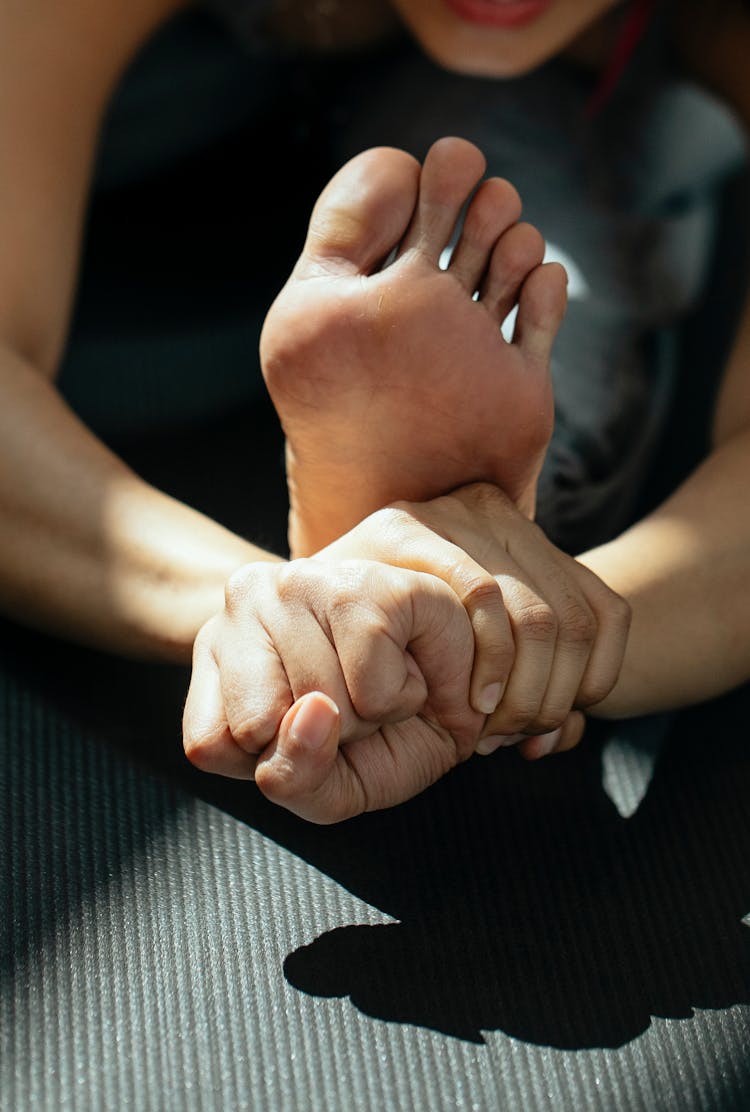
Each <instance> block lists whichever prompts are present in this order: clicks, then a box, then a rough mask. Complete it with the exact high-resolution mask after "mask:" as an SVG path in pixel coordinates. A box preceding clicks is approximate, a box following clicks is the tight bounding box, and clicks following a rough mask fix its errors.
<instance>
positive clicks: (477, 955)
mask: <svg viewBox="0 0 750 1112" xmlns="http://www.w3.org/2000/svg"><path fill="white" fill-rule="evenodd" d="M194 26H195V25H194ZM200 26H201V25H198V29H199V30H200ZM144 64H145V63H144ZM211 65H213V63H211ZM209 69H210V66H209ZM181 72H183V74H186V73H187V72H188V71H186V70H184V69H183V70H182V71H181ZM207 72H208V69H201V70H199V71H197V73H196V76H197V77H200V74H205V73H207ZM212 72H213V71H212ZM232 72H233V73H238V71H236V70H233V71H232ZM238 80H239V78H238ZM198 84H199V85H200V81H199V82H198ZM180 88H182V86H180ZM179 99H180V98H179V97H177V98H176V99H175V101H174V102H173V103H175V104H176V103H177V102H178V101H179ZM121 103H123V104H128V103H130V104H131V105H132V104H134V103H138V102H137V98H136V101H133V100H130V101H129V102H128V100H127V96H126V97H125V99H124V100H123V101H122V102H121ZM185 103H186V104H187V103H188V98H187V97H186V98H185ZM123 111H124V109H123ZM128 111H129V110H128ZM185 111H186V112H187V111H188V109H187V108H186V109H185ZM285 113H286V108H285V107H284V105H281V106H280V107H279V110H278V115H277V116H276V117H274V119H276V120H277V121H283V120H287V121H288V120H289V118H290V117H289V116H288V115H286V114H285ZM125 114H126V116H127V112H126V113H125ZM204 118H205V117H201V116H197V117H196V121H197V123H199V124H200V127H198V128H197V131H198V132H201V134H200V135H197V134H196V136H195V142H193V141H192V140H191V141H190V143H188V145H187V148H181V160H178V164H177V166H176V168H173V169H172V170H169V169H166V170H165V169H163V168H162V169H159V166H160V165H161V163H160V159H159V158H158V157H157V159H156V165H152V164H151V163H149V162H148V159H149V158H151V157H152V155H153V156H154V157H155V156H156V155H158V153H159V152H158V150H155V149H152V150H151V151H150V152H149V151H146V155H148V157H145V156H144V161H143V162H141V163H136V162H131V161H130V158H129V156H128V155H127V151H126V149H125V148H124V147H123V148H121V150H122V151H123V152H124V153H123V154H122V155H121V157H120V160H119V166H120V168H121V169H120V170H119V171H118V174H121V175H122V174H124V176H125V178H127V181H128V184H127V189H125V188H124V178H122V177H119V178H118V174H115V172H114V171H112V177H111V178H110V179H109V180H108V181H107V180H105V184H106V186H107V188H106V189H105V190H103V192H102V194H101V195H100V196H99V197H98V198H97V199H96V201H95V203H94V206H93V208H92V218H91V223H90V236H89V254H88V261H87V265H86V267H85V268H84V274H83V279H82V286H81V291H80V297H79V305H78V311H77V316H76V324H75V327H74V332H73V340H72V342H71V346H70V350H69V353H68V360H67V362H66V367H65V374H64V380H63V385H64V387H65V388H66V389H67V391H68V394H69V396H70V397H71V400H73V401H74V402H75V403H76V404H78V405H79V408H80V409H81V411H82V412H83V413H84V416H85V417H86V418H87V419H88V420H90V421H91V423H92V424H93V425H94V426H95V427H98V428H100V429H101V430H102V431H103V432H105V433H106V434H107V435H108V436H109V437H110V438H114V439H115V446H116V447H117V448H118V450H121V451H122V452H123V454H124V455H125V456H126V458H128V459H129V460H130V461H131V462H132V463H133V465H134V466H135V467H136V468H137V470H139V471H140V472H141V473H142V474H144V475H145V476H146V477H147V478H149V479H150V480H152V481H154V482H156V483H158V484H159V485H161V486H163V487H164V488H165V489H167V490H169V491H171V492H172V493H174V494H176V495H177V496H180V497H184V498H188V499H189V500H190V501H191V502H192V504H194V505H196V506H198V507H199V508H201V509H204V510H206V511H207V512H211V513H213V514H215V515H216V516H217V517H218V518H219V519H220V520H222V521H224V522H225V523H226V524H227V525H229V526H230V527H232V528H234V529H237V530H239V531H240V532H243V533H245V534H246V535H249V536H252V537H253V538H254V539H256V540H258V541H259V542H261V543H264V544H267V545H269V546H271V547H276V548H277V549H279V550H281V548H282V547H283V528H284V520H283V519H284V502H283V473H282V464H281V441H280V436H279V432H278V428H277V426H276V424H275V422H274V420H273V416H272V414H271V413H270V411H269V409H268V406H267V404H264V403H262V402H259V401H257V400H256V401H254V400H253V398H254V397H255V395H256V393H257V390H256V387H255V386H253V385H252V384H251V383H252V380H253V376H255V381H257V366H256V365H255V363H254V361H253V360H252V359H250V358H249V357H248V351H249V350H250V346H251V343H252V340H253V336H254V335H255V332H256V331H257V323H258V322H257V319H256V318H255V317H253V316H252V314H250V313H249V312H248V310H247V306H248V305H250V304H251V303H252V304H257V303H258V290H257V289H256V287H255V286H254V284H253V283H254V278H253V274H254V270H253V268H254V267H255V265H256V263H255V259H256V257H258V256H259V255H260V248H261V247H262V243H260V242H259V237H262V236H263V234H264V232H265V231H267V232H268V234H269V235H272V237H273V242H274V247H275V256H276V257H277V258H278V260H279V268H280V270H283V268H285V267H287V266H288V264H289V262H290V261H291V259H293V251H294V249H295V245H296V244H297V243H298V242H299V229H298V228H294V227H292V226H291V225H290V226H289V227H285V228H280V227H279V226H275V227H273V228H270V229H264V228H263V226H262V223H260V224H259V223H258V221H252V220H247V221H245V222H243V221H242V220H238V218H237V214H238V212H242V203H241V202H242V200H243V197H244V196H245V190H246V186H249V185H250V184H253V185H256V184H257V183H256V182H254V181H253V180H252V179H253V165H252V160H251V159H248V158H246V159H245V162H244V163H242V162H241V161H240V163H239V164H238V161H237V159H236V157H235V156H236V154H237V144H240V145H241V146H243V148H244V149H246V150H247V149H249V150H250V151H256V150H258V149H261V150H265V151H275V150H276V149H275V148H274V147H273V131H272V132H271V133H270V134H269V132H268V131H266V132H261V133H259V132H258V131H257V130H252V129H251V130H250V131H249V132H244V133H243V134H242V135H240V136H239V137H237V138H236V142H235V139H234V138H233V137H232V136H231V135H229V136H225V138H224V139H222V140H221V141H220V142H219V141H217V144H218V145H216V146H214V147H210V149H209V148H206V147H205V146H204V144H205V143H207V142H208V141H209V140H208V138H207V136H206V135H205V134H204V133H203V131H202V128H203V122H202V121H203V120H204ZM178 122H179V121H178ZM306 126H309V125H306ZM178 131H179V129H178ZM131 134H132V135H133V136H135V137H136V138H137V136H138V127H137V126H135V125H134V126H133V129H132V132H131ZM284 134H286V133H284ZM175 135H177V133H175ZM177 137H178V138H179V136H177ZM303 138H304V136H303ZM297 139H298V141H299V139H300V137H299V135H298V136H297ZM112 141H113V142H114V140H112ZM258 142H260V143H261V147H260V148H258V146H257V143H258ZM306 142H307V140H306ZM253 143H255V144H256V146H253V145H252V144H253ZM263 144H265V147H264V146H263ZM147 146H148V144H147ZM136 147H138V143H136ZM110 149H113V148H110ZM281 149H282V148H281V147H280V148H279V150H281ZM306 149H307V150H308V152H310V153H312V152H314V151H316V150H318V153H320V151H319V148H318V147H317V145H316V142H315V136H314V135H311V136H310V137H309V142H307V147H306ZM200 150H208V154H209V156H210V157H208V158H207V159H206V158H203V157H199V153H200ZM173 156H174V151H173V152H171V158H170V159H169V160H167V161H168V162H170V161H171V162H173V161H174V158H173ZM117 164H118V163H117V159H115V160H114V165H115V166H117ZM238 165H240V167H241V169H240V170H237V169H235V170H234V171H232V173H231V174H230V172H229V167H230V166H232V167H235V168H236V167H237V166H238ZM268 166H270V167H271V168H272V173H271V174H270V176H269V174H268V173H267V174H266V178H268V181H267V188H268V189H269V190H270V191H272V192H275V194H276V195H277V199H278V196H280V195H283V193H282V191H283V190H284V189H286V190H288V195H289V201H290V206H289V212H290V213H293V212H295V211H301V212H304V211H305V209H306V207H309V206H308V205H307V200H306V198H305V197H302V196H301V194H300V191H303V190H307V192H308V193H309V194H311V195H312V196H314V195H315V192H316V191H317V184H318V179H320V178H323V179H324V177H325V173H324V171H323V168H322V167H321V166H317V165H316V164H315V161H314V159H312V160H311V161H309V162H306V163H305V169H306V175H305V177H304V181H301V180H300V177H299V174H293V173H292V170H293V167H289V166H288V165H285V164H284V163H283V161H281V162H279V161H278V159H277V157H276V154H274V158H272V159H267V160H266V167H268ZM207 167H208V168H207ZM156 170H158V175H157V176H158V180H157V177H154V176H153V175H154V174H155V173H156ZM136 171H137V172H136ZM139 175H140V177H142V178H143V181H142V182H141V183H139V180H136V179H138V178H139ZM149 175H151V177H150V176H149ZM188 185H189V186H190V188H188ZM186 221H189V227H190V235H189V236H187V237H186V236H185V234H184V229H185V226H186ZM282 232H284V235H285V236H286V235H287V233H288V244H285V245H284V247H283V249H282V248H281V247H280V246H279V244H280V237H281V233H282ZM281 238H283V237H281ZM146 249H148V256H147V257H148V261H149V265H148V267H145V266H144V258H145V257H146V256H145V255H144V251H146ZM285 251H287V252H288V254H285ZM196 263H197V265H196ZM219 264H220V265H219ZM263 277H264V280H265V283H266V285H268V287H269V288H273V283H274V280H275V279H274V277H273V276H269V275H268V274H264V275H263ZM279 277H283V273H282V274H280V275H279ZM713 338H714V337H713V333H711V344H710V345H709V344H706V345H705V347H704V351H714V345H713ZM206 367H208V368H209V370H210V371H211V372H212V373H211V374H209V375H208V376H207V375H206V373H205V372H206ZM245 368H247V373H246V372H245ZM105 372H106V374H105ZM162 375H163V377H161V376H162ZM97 376H100V377H101V383H100V384H99V385H100V387H101V390H100V393H99V394H97ZM180 376H182V378H181V377H180ZM243 376H246V378H247V381H245V377H243ZM175 382H177V383H178V388H177V389H175V385H174V384H175ZM691 382H692V388H693V389H695V388H696V387H695V381H693V380H691ZM230 383H234V384H237V383H239V385H238V386H236V387H235V386H231V385H230ZM214 385H216V390H215V391H214V394H213V395H212V394H211V390H212V389H213V386H214ZM707 388H708V387H707ZM113 398H114V404H113ZM118 399H119V401H118ZM212 399H213V400H212ZM692 405H693V409H695V397H694V396H693V399H692ZM86 406H88V407H89V408H88V410H87V409H86ZM707 410H708V403H706V406H705V407H704V408H703V409H702V410H701V415H702V416H705V412H707ZM227 411H229V412H230V413H233V414H234V416H233V417H230V418H229V419H225V420H223V421H222V422H219V421H218V420H217V421H216V423H215V424H214V425H211V424H208V425H206V426H205V427H203V426H200V425H198V424H197V423H196V420H197V414H198V413H199V412H200V413H203V414H208V415H209V416H211V415H212V414H213V415H215V416H216V417H217V418H218V416H219V415H221V414H222V413H224V414H226V412H227ZM166 415H169V417H170V421H171V425H170V423H169V422H165V416H166ZM134 428H140V429H142V430H143V429H146V430H147V429H149V428H150V429H151V434H150V435H144V436H141V437H139V438H138V439H133V438H132V437H130V438H126V437H125V434H126V433H127V432H128V431H131V432H132V430H133V429H134ZM696 443H697V440H696ZM680 449H681V450H680V452H679V453H676V454H675V457H674V459H673V460H672V461H671V462H672V463H674V462H675V459H677V457H678V456H679V458H680V459H681V460H683V462H684V449H685V445H684V444H681V445H680ZM227 475H235V476H236V475H244V476H245V480H244V482H243V486H242V490H241V491H239V492H238V491H237V490H236V489H231V488H230V487H229V485H228V484H225V483H222V481H221V477H222V476H227ZM187 678H188V677H187V673H186V672H183V671H182V670H180V669H170V668H162V667H156V666H145V665H136V664H130V663H126V662H122V661H118V660H115V659H113V658H110V657H107V656H106V655H104V654H97V653H93V652H89V651H86V650H83V649H77V648H73V647H70V646H65V645H63V644H61V643H58V642H56V641H54V640H52V639H47V638H45V637H42V636H40V635H36V634H32V633H28V632H24V631H22V630H20V629H18V628H16V627H14V626H13V625H11V624H5V625H2V626H0V747H1V751H2V761H1V762H0V838H2V841H1V842H0V844H2V846H3V848H4V853H3V855H2V869H1V870H0V901H1V903H0V906H2V909H3V915H2V920H0V923H1V926H0V933H1V937H2V941H1V944H0V952H1V954H2V980H1V981H0V1107H2V1108H3V1109H5V1108H8V1109H13V1110H14V1112H15V1110H18V1112H27V1110H28V1112H32V1110H33V1112H38V1110H47V1109H49V1110H58V1109H66V1110H67V1109H71V1110H73V1109H74V1110H76V1112H77V1110H88V1109H92V1110H96V1112H99V1110H109V1109H113V1110H118V1112H119V1110H121V1109H138V1110H141V1109H145V1110H151V1109H159V1110H161V1109H165V1110H175V1112H183V1110H192V1109H196V1110H212V1112H213V1110H217V1112H218V1110H221V1112H224V1110H227V1109H235V1108H237V1109H241V1108H247V1109H253V1110H256V1109H272V1110H274V1112H275V1110H277V1109H290V1110H296V1109H305V1110H307V1109H320V1110H321V1112H323V1110H325V1112H329V1110H339V1109H340V1110H341V1112H349V1110H351V1109H362V1110H368V1112H369V1110H370V1109H381V1108H382V1109H398V1110H400V1109H412V1108H420V1109H421V1108H425V1109H435V1110H443V1109H444V1110H446V1112H448V1110H454V1109H462V1110H463V1109H466V1110H477V1112H484V1110H494V1109H498V1108H510V1109H516V1108H520V1109H524V1110H525V1109H529V1110H531V1112H536V1110H548V1109H555V1110H556V1112H557V1110H558V1109H571V1110H578V1109H592V1110H593V1109H602V1110H607V1112H609V1110H611V1109H615V1110H628V1112H629V1110H641V1109H643V1110H645V1112H651V1110H662V1109H663V1110H664V1112H667V1110H669V1112H671V1110H672V1109H674V1108H680V1109H687V1110H694V1109H695V1110H697V1109H701V1110H715V1109H733V1108H744V1107H747V1106H748V1104H750V1060H749V1059H750V1055H749V1052H748V1048H749V1047H750V934H749V933H748V927H747V925H745V924H744V923H743V917H744V916H747V914H748V912H750V817H749V815H748V805H747V799H748V797H749V789H750V749H749V747H748V730H747V721H748V709H749V708H748V694H747V692H742V693H739V694H737V695H735V696H732V697H730V698H728V699H726V700H723V701H722V702H721V703H719V704H717V705H715V706H711V707H706V708H701V709H699V710H695V711H691V712H689V713H686V714H684V715H681V716H679V717H677V718H676V719H675V720H674V721H672V722H671V723H669V722H666V721H663V720H658V721H657V720H644V721H642V722H639V723H636V724H633V723H630V724H616V725H615V726H613V727H612V728H611V729H608V730H605V731H601V730H597V729H596V728H593V729H592V731H591V735H590V737H589V738H588V740H587V741H586V743H585V744H584V745H583V746H582V747H581V748H580V749H579V750H578V751H577V752H576V753H574V754H571V755H569V756H567V757H564V758H560V759H555V760H550V761H546V762H542V763H540V764H538V765H534V766H529V765H526V764H524V763H523V762H522V761H521V760H520V759H519V758H518V757H517V755H516V754H515V753H513V752H505V753H501V754H498V755H496V756H494V757H493V758H490V759H488V760H484V761H482V760H480V759H478V758H475V759H473V760H472V761H470V762H469V763H468V764H467V765H465V766H463V767H462V768H461V769H459V770H458V771H457V772H455V773H454V774H453V775H452V776H450V777H448V778H447V779H446V780H444V781H443V782H442V783H441V784H439V785H437V786H436V787H435V788H433V789H432V790H431V791H429V792H427V793H426V794H425V795H423V796H422V797H420V798H419V799H417V800H414V801H412V802H411V803H408V804H406V805H404V806H402V807H400V808H398V809H396V810H394V811H391V812H389V813H387V814H381V815H372V816H365V817H362V818H360V819H357V820H354V821H352V822H350V823H347V824H344V825H342V826H340V827H336V828H330V829H321V828H316V827H311V826H308V825H306V824H304V823H302V822H300V821H298V820H296V819H294V818H292V817H291V816H289V815H286V814H285V813H284V812H282V811H280V810H278V809H276V808H273V807H271V806H270V805H269V804H267V803H266V802H265V801H264V800H263V799H262V798H261V797H260V796H259V795H258V793H257V791H256V790H255V788H254V787H253V786H252V785H244V784H232V783H229V782H224V781H221V780H218V779H216V778H212V777H208V776H205V775H202V774H200V773H198V772H197V771H195V770H193V769H191V768H190V766H188V765H187V762H185V760H184V758H183V757H182V755H181V747H180V729H179V721H180V711H181V705H182V700H183V698H184V692H185V690H186V685H187Z"/></svg>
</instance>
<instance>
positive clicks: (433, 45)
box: [393, 0, 618, 77]
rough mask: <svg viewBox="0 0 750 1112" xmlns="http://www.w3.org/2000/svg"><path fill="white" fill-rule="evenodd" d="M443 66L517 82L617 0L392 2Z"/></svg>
mask: <svg viewBox="0 0 750 1112" xmlns="http://www.w3.org/2000/svg"><path fill="white" fill-rule="evenodd" d="M393 4H394V7H395V8H396V10H397V11H398V12H399V14H400V15H401V17H402V19H403V20H404V22H405V23H406V25H407V26H408V27H409V28H410V30H411V31H412V33H413V35H414V37H415V38H416V39H417V41H418V42H419V44H420V45H421V46H422V48H423V50H424V51H425V52H426V53H427V54H429V55H430V57H432V58H433V59H434V60H435V61H436V62H437V63H438V64H439V65H441V66H445V67H446V69H451V70H455V71H457V72H458V73H469V74H478V75H481V76H484V77H517V76H519V75H520V74H523V73H528V72H529V70H532V69H535V68H536V66H538V65H541V63H542V62H546V61H547V59H548V58H551V57H552V56H553V55H555V54H557V53H558V52H559V51H561V50H564V49H565V48H566V47H567V46H569V45H570V44H571V43H572V42H573V40H574V39H576V38H577V37H578V35H579V34H580V33H581V32H582V31H584V30H585V29H586V28H587V27H589V26H590V25H591V24H592V23H594V22H596V20H597V19H598V18H599V17H600V16H603V15H604V14H605V13H606V12H608V11H611V10H612V9H613V8H616V7H618V0H393Z"/></svg>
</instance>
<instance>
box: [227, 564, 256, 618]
mask: <svg viewBox="0 0 750 1112" xmlns="http://www.w3.org/2000/svg"><path fill="white" fill-rule="evenodd" d="M252 579H253V574H252V565H251V564H245V565H244V566H243V567H241V568H237V570H236V571H233V572H232V574H231V575H230V576H229V579H227V581H226V583H225V585H224V605H225V607H226V609H227V611H228V612H230V613H231V612H232V611H234V610H236V609H237V607H238V606H240V605H241V604H242V602H243V601H244V600H245V599H246V598H247V596H248V594H249V593H250V591H251V590H252Z"/></svg>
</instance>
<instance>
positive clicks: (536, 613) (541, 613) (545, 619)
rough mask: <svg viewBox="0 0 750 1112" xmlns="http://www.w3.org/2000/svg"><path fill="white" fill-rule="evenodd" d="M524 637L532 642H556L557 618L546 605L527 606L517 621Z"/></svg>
mask: <svg viewBox="0 0 750 1112" xmlns="http://www.w3.org/2000/svg"><path fill="white" fill-rule="evenodd" d="M516 626H517V628H518V631H519V633H520V634H521V636H522V637H527V638H528V639H529V640H530V641H554V640H556V638H557V628H558V623H557V617H556V616H555V612H554V611H553V609H552V607H550V606H547V604H546V603H535V604H533V605H530V606H527V607H526V608H525V609H524V610H523V611H522V612H521V614H520V615H519V616H518V618H517V619H516Z"/></svg>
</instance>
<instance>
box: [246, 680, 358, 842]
mask: <svg viewBox="0 0 750 1112" xmlns="http://www.w3.org/2000/svg"><path fill="white" fill-rule="evenodd" d="M340 721H341V716H340V714H339V709H338V707H337V706H336V704H335V703H334V701H333V699H330V698H329V697H328V696H327V695H324V694H323V693H322V692H320V691H311V692H310V693H309V694H307V695H303V696H302V697H301V698H300V699H298V700H297V701H296V702H295V703H294V704H293V706H291V707H290V708H289V710H288V711H287V712H286V714H285V715H284V717H283V719H282V720H281V725H280V726H279V732H278V734H277V736H276V739H275V740H274V741H273V742H272V744H271V745H269V746H268V748H267V749H265V750H264V752H263V754H262V755H261V757H260V758H259V760H258V764H257V766H256V769H255V782H256V784H257V785H258V787H259V788H260V790H261V791H262V792H263V794H264V795H265V796H266V797H267V798H268V799H270V800H271V802H272V803H278V804H279V805H280V806H282V807H286V808H287V810H289V811H293V812H294V813H295V814H297V815H300V816H301V817H302V818H309V819H312V820H313V821H314V822H315V821H317V822H321V821H323V822H325V821H331V820H332V819H333V818H334V816H330V818H329V817H328V816H326V815H325V813H323V812H324V811H325V809H326V807H325V800H326V798H327V797H328V796H329V795H330V792H329V790H328V788H329V785H330V779H331V774H332V772H333V770H334V766H335V765H336V758H337V755H338V746H339V731H340Z"/></svg>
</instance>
